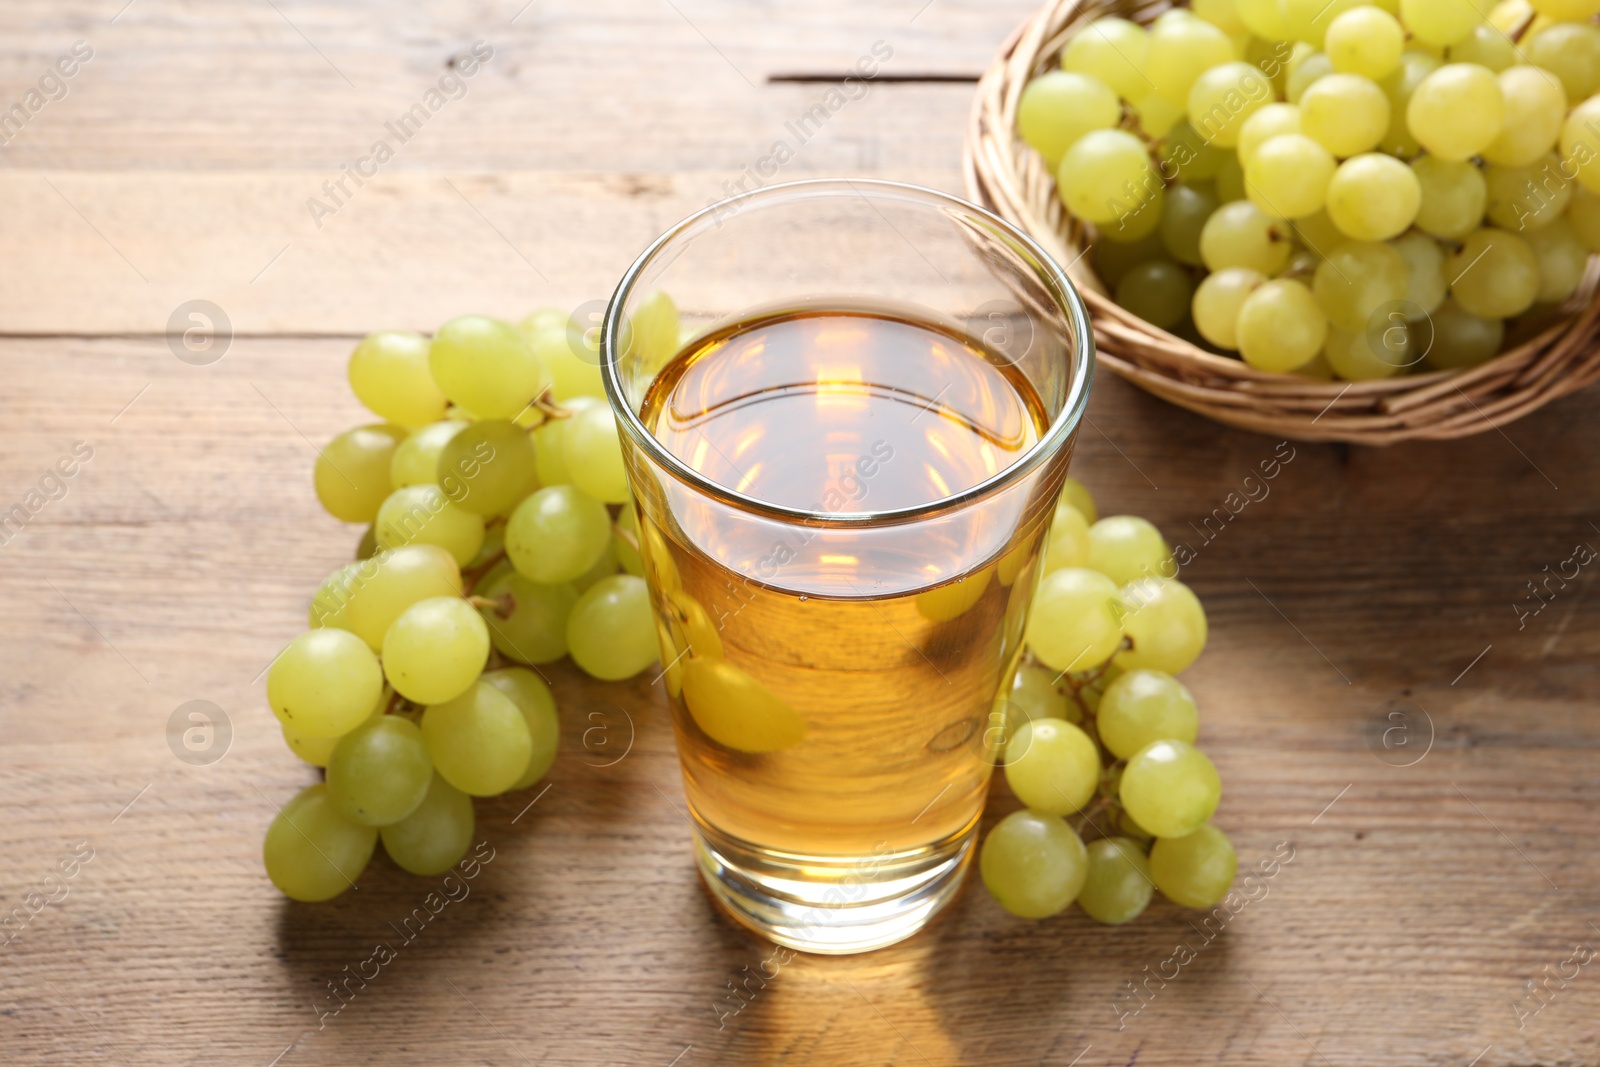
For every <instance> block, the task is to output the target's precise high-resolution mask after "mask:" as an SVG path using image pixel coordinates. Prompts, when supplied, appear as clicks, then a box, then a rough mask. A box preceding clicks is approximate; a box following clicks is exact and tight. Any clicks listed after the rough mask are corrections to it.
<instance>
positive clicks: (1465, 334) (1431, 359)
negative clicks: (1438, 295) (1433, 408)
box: [1423, 300, 1505, 370]
mask: <svg viewBox="0 0 1600 1067" xmlns="http://www.w3.org/2000/svg"><path fill="white" fill-rule="evenodd" d="M1430 318H1431V320H1432V322H1433V345H1432V347H1430V348H1429V349H1428V352H1427V355H1425V356H1424V357H1423V362H1424V363H1426V364H1428V366H1430V367H1432V368H1433V369H1434V370H1455V369H1457V368H1461V367H1476V366H1477V365H1478V364H1480V363H1482V362H1484V361H1485V360H1488V359H1490V358H1491V357H1493V356H1495V355H1496V354H1498V353H1499V351H1500V345H1501V342H1502V341H1503V340H1504V339H1505V323H1504V321H1503V320H1501V319H1485V318H1480V317H1479V316H1477V315H1470V314H1468V313H1467V312H1465V311H1463V310H1462V309H1461V306H1460V305H1459V304H1457V303H1456V302H1455V301H1454V300H1446V301H1445V302H1444V303H1443V304H1440V305H1439V310H1437V311H1435V312H1434V313H1433V315H1432V316H1430Z"/></svg>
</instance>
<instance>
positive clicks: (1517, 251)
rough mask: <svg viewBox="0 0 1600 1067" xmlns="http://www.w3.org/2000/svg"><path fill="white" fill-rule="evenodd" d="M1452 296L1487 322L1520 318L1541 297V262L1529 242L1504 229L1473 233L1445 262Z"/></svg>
mask: <svg viewBox="0 0 1600 1067" xmlns="http://www.w3.org/2000/svg"><path fill="white" fill-rule="evenodd" d="M1445 275H1446V276H1447V277H1448V278H1449V279H1450V297H1451V299H1453V300H1454V301H1455V302H1456V303H1457V304H1459V305H1461V308H1462V310H1464V311H1466V312H1468V313H1470V314H1473V315H1477V316H1479V317H1480V318H1485V319H1502V318H1507V317H1509V316H1511V315H1520V314H1521V313H1522V312H1524V311H1527V310H1528V309H1529V308H1530V307H1532V306H1533V301H1534V298H1535V297H1537V296H1538V295H1539V261H1538V260H1537V259H1536V258H1535V257H1534V254H1533V250H1532V249H1530V248H1529V247H1528V242H1526V241H1524V240H1523V239H1522V238H1520V237H1518V236H1517V235H1516V234H1514V233H1507V232H1506V231H1504V230H1491V229H1482V230H1473V231H1472V232H1471V233H1469V234H1467V236H1466V237H1465V238H1463V239H1462V241H1461V248H1460V249H1459V250H1458V251H1457V252H1456V254H1455V255H1453V256H1451V257H1450V258H1449V260H1448V261H1446V263H1445Z"/></svg>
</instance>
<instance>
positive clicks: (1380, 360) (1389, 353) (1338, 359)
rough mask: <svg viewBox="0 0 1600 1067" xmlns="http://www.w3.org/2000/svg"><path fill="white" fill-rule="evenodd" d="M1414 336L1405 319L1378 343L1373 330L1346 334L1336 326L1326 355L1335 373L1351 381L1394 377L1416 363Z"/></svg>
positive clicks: (1388, 330)
mask: <svg viewBox="0 0 1600 1067" xmlns="http://www.w3.org/2000/svg"><path fill="white" fill-rule="evenodd" d="M1411 335H1412V328H1411V324H1410V323H1409V322H1407V321H1406V320H1405V319H1403V318H1402V319H1400V320H1399V321H1397V322H1396V323H1395V324H1394V325H1393V326H1391V327H1389V328H1387V329H1385V330H1384V331H1383V332H1382V333H1381V334H1380V339H1379V340H1378V342H1377V343H1376V344H1374V342H1373V338H1372V336H1371V334H1370V332H1369V331H1365V330H1364V331H1362V332H1361V333H1346V332H1345V331H1344V330H1341V329H1339V327H1337V326H1333V327H1330V328H1329V329H1328V340H1327V342H1326V343H1325V344H1324V345H1323V347H1322V355H1323V358H1324V359H1326V360H1327V363H1328V366H1329V367H1330V368H1331V369H1332V371H1333V373H1335V374H1337V375H1338V376H1339V377H1340V378H1342V379H1343V380H1345V381H1347V382H1368V381H1374V380H1376V379H1379V378H1392V377H1394V376H1395V375H1396V374H1399V373H1400V372H1401V371H1402V370H1404V369H1405V368H1406V367H1408V366H1410V365H1411V364H1413V363H1415V362H1416V356H1415V355H1414V354H1413V353H1412V344H1411Z"/></svg>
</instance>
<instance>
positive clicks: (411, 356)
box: [349, 330, 445, 430]
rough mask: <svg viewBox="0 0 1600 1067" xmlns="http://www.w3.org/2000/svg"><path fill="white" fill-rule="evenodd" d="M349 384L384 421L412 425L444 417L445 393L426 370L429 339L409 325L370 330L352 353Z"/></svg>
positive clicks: (362, 400)
mask: <svg viewBox="0 0 1600 1067" xmlns="http://www.w3.org/2000/svg"><path fill="white" fill-rule="evenodd" d="M349 375H350V389H351V391H353V392H354V393H355V394H356V399H357V400H359V401H361V402H362V403H363V404H365V405H366V406H367V409H368V410H369V411H371V412H372V413H373V414H375V415H377V416H378V417H379V418H382V419H384V420H385V421H388V422H392V423H395V424H396V425H398V426H404V427H406V428H407V429H412V430H414V429H416V428H418V427H420V426H426V425H427V424H428V423H430V422H436V421H438V420H439V419H442V418H444V406H445V397H444V394H443V393H442V392H440V391H439V387H438V386H437V385H435V384H434V381H433V375H432V374H431V373H430V372H429V370H428V339H427V338H426V337H424V336H422V335H421V334H420V333H413V332H412V331H410V330H384V331H381V332H379V333H369V334H367V336H366V337H364V338H362V339H361V343H360V344H358V345H356V349H355V351H354V352H352V353H350V366H349Z"/></svg>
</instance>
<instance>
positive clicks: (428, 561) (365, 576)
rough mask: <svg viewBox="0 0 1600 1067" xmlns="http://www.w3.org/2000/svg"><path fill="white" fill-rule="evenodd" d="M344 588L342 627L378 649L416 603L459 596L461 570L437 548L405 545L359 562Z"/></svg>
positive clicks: (442, 550) (452, 559) (449, 556)
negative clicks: (344, 605)
mask: <svg viewBox="0 0 1600 1067" xmlns="http://www.w3.org/2000/svg"><path fill="white" fill-rule="evenodd" d="M348 589H349V595H348V606H347V607H346V609H345V618H346V620H347V621H348V623H349V625H348V627H346V628H348V629H349V630H351V631H352V632H353V633H355V634H356V635H358V636H359V637H360V638H361V639H362V640H363V641H365V642H366V643H367V645H368V647H370V648H372V649H374V650H376V649H379V648H382V647H383V635H384V634H386V633H388V632H389V627H390V626H392V625H393V624H394V621H395V620H396V619H398V618H399V617H400V613H401V612H403V611H405V610H406V609H407V608H409V607H410V606H411V605H413V604H415V603H416V602H417V601H419V600H426V599H428V598H429V597H450V596H456V597H458V596H460V595H461V592H462V589H461V570H460V568H459V567H458V566H457V565H456V561H455V559H454V557H452V556H451V555H450V553H448V552H446V551H445V550H444V549H442V548H439V547H438V546H436V545H405V546H403V547H401V548H396V549H392V550H386V551H383V552H380V553H379V554H378V555H376V556H374V557H373V558H372V559H370V560H364V561H362V563H361V564H360V566H359V568H358V569H357V571H356V573H355V576H354V577H353V578H352V579H351V582H350V585H349V586H348Z"/></svg>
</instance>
